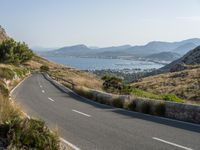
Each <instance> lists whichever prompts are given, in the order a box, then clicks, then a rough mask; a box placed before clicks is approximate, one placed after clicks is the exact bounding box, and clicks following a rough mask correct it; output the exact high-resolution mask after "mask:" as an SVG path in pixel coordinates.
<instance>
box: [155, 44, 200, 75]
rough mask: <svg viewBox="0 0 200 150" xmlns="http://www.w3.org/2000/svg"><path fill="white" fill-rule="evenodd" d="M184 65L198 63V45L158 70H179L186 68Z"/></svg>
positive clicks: (199, 50)
mask: <svg viewBox="0 0 200 150" xmlns="http://www.w3.org/2000/svg"><path fill="white" fill-rule="evenodd" d="M185 65H200V46H198V47H196V48H195V49H193V50H191V51H189V52H188V53H187V54H185V55H184V56H183V57H181V58H179V59H178V60H175V61H173V62H172V63H170V64H168V65H166V66H164V67H163V68H161V69H159V70H160V71H161V72H173V71H180V70H184V69H186V66H185Z"/></svg>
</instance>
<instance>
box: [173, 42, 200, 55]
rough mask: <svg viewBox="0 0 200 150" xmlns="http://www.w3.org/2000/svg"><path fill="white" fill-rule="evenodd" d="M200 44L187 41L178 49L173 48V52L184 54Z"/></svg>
mask: <svg viewBox="0 0 200 150" xmlns="http://www.w3.org/2000/svg"><path fill="white" fill-rule="evenodd" d="M199 45H200V43H199V44H196V43H185V44H183V45H181V46H179V47H177V48H176V49H174V50H173V52H175V53H178V54H180V55H184V54H186V53H187V52H188V50H192V49H194V48H195V47H197V46H199Z"/></svg>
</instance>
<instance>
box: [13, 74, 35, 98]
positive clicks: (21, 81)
mask: <svg viewBox="0 0 200 150" xmlns="http://www.w3.org/2000/svg"><path fill="white" fill-rule="evenodd" d="M30 76H32V75H28V76H27V77H25V78H24V79H23V80H22V81H20V82H19V83H18V84H17V85H16V86H15V87H14V88H13V89H12V90H11V91H10V96H11V95H12V93H13V92H14V90H15V89H16V88H18V87H19V86H20V85H21V84H22V83H23V82H24V81H25V80H26V79H27V78H29V77H30Z"/></svg>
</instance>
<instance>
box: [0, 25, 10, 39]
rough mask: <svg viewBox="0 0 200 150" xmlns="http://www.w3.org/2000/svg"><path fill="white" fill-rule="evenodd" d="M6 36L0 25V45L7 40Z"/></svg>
mask: <svg viewBox="0 0 200 150" xmlns="http://www.w3.org/2000/svg"><path fill="white" fill-rule="evenodd" d="M8 38H9V37H8V35H7V34H6V31H5V30H4V28H3V27H2V26H1V25H0V43H1V42H2V41H4V40H6V39H8Z"/></svg>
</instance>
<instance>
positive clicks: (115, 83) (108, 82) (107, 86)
mask: <svg viewBox="0 0 200 150" xmlns="http://www.w3.org/2000/svg"><path fill="white" fill-rule="evenodd" d="M102 80H104V82H103V89H104V90H105V91H107V92H111V93H120V91H121V90H122V89H123V83H122V82H123V80H122V79H121V78H118V77H116V76H104V77H102Z"/></svg>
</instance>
